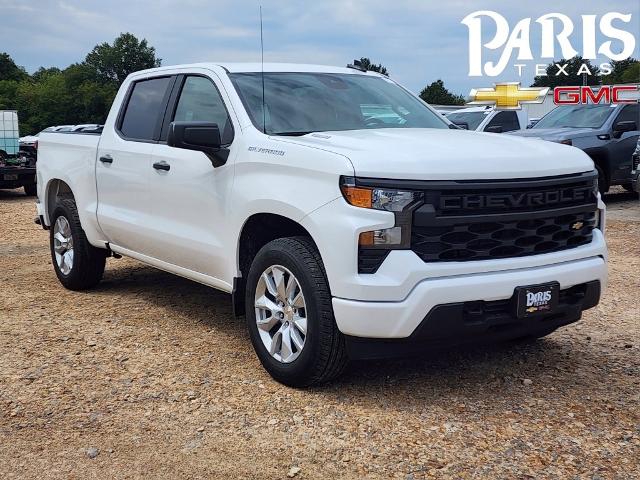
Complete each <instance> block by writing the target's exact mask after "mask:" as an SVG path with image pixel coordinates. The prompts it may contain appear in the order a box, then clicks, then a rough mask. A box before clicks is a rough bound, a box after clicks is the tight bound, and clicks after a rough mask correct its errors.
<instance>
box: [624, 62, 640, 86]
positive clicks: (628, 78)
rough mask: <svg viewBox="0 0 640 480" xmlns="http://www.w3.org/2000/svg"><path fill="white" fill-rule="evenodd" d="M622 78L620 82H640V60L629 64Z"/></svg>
mask: <svg viewBox="0 0 640 480" xmlns="http://www.w3.org/2000/svg"><path fill="white" fill-rule="evenodd" d="M620 80H621V82H620V83H640V62H636V63H634V64H632V65H629V67H627V69H626V70H625V71H624V72H622V77H621V79H620Z"/></svg>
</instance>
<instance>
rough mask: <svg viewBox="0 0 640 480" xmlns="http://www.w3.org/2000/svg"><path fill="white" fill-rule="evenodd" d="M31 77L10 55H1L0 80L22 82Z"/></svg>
mask: <svg viewBox="0 0 640 480" xmlns="http://www.w3.org/2000/svg"><path fill="white" fill-rule="evenodd" d="M28 77H29V74H28V73H27V72H26V71H25V69H24V68H23V67H19V66H17V65H16V63H15V62H14V61H13V59H12V58H11V56H9V54H8V53H0V80H15V81H18V82H19V81H20V80H24V79H26V78H28Z"/></svg>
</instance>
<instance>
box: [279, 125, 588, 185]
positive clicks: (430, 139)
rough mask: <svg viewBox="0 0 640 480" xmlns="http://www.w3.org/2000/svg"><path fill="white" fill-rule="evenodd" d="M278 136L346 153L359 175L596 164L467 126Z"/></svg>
mask: <svg viewBox="0 0 640 480" xmlns="http://www.w3.org/2000/svg"><path fill="white" fill-rule="evenodd" d="M277 138H278V139H279V140H280V141H283V142H291V143H295V144H298V145H304V146H308V147H313V148H319V149H322V150H328V151H331V152H335V153H338V154H341V155H344V156H346V157H347V158H349V159H350V160H351V163H352V164H353V167H354V170H355V174H356V175H357V176H361V177H378V178H395V179H410V180H479V179H503V178H532V177H546V176H554V175H565V174H571V173H577V172H586V171H590V170H593V162H592V160H591V159H590V158H589V157H588V156H587V155H586V154H585V153H584V152H582V151H581V150H579V149H577V148H573V147H569V146H566V145H560V144H556V143H551V142H541V141H539V140H530V139H524V138H518V137H515V136H509V135H504V134H495V133H478V132H470V131H466V130H448V129H447V130H445V129H409V128H407V129H393V128H386V129H371V130H350V131H341V132H322V133H312V134H308V135H305V136H302V137H295V138H294V137H292V138H286V139H285V138H284V137H277Z"/></svg>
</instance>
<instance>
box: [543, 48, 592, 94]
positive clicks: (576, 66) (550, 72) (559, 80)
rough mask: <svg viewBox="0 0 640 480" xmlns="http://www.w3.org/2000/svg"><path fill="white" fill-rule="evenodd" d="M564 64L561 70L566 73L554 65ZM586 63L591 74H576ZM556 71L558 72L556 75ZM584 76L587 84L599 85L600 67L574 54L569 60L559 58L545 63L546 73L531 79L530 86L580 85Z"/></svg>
mask: <svg viewBox="0 0 640 480" xmlns="http://www.w3.org/2000/svg"><path fill="white" fill-rule="evenodd" d="M556 64H558V65H565V64H567V66H566V67H565V68H564V70H563V71H565V72H567V73H568V75H565V74H564V73H562V72H560V68H559V67H557V66H556ZM583 64H584V65H586V66H587V68H588V69H589V71H590V72H591V75H582V74H580V75H578V71H579V70H580V67H582V65H583ZM558 73H560V74H559V75H558ZM584 77H586V79H587V85H599V84H600V69H599V68H598V67H597V66H595V65H593V64H592V63H591V62H590V61H589V60H588V59H584V58H582V57H581V56H579V55H576V56H575V57H573V58H570V59H569V60H566V59H564V58H563V59H561V60H558V61H557V62H555V61H554V62H552V63H550V64H549V65H547V68H546V75H540V76H537V77H535V78H534V79H533V84H532V85H531V86H532V87H551V88H553V87H563V86H572V85H582V84H583V82H584Z"/></svg>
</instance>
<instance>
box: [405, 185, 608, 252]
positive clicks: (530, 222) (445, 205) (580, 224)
mask: <svg viewBox="0 0 640 480" xmlns="http://www.w3.org/2000/svg"><path fill="white" fill-rule="evenodd" d="M596 178H597V177H596V174H595V172H588V173H585V174H579V175H571V176H563V177H549V178H542V179H528V180H527V179H524V180H510V181H478V182H423V184H422V186H421V187H422V188H421V189H422V190H423V191H424V198H425V204H424V205H422V206H421V207H419V208H418V209H417V210H415V211H414V212H413V222H412V226H411V249H412V250H413V251H414V252H415V253H416V254H417V255H418V256H419V257H420V258H421V259H422V260H423V261H425V262H452V261H457V262H460V261H472V260H488V259H498V258H511V257H522V256H527V255H539V254H543V253H551V252H556V251H560V250H565V249H570V248H575V247H579V246H581V245H585V244H588V243H590V242H591V240H592V237H593V229H594V228H595V227H596V223H597V198H596V193H595V189H594V181H595V179H596Z"/></svg>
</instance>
